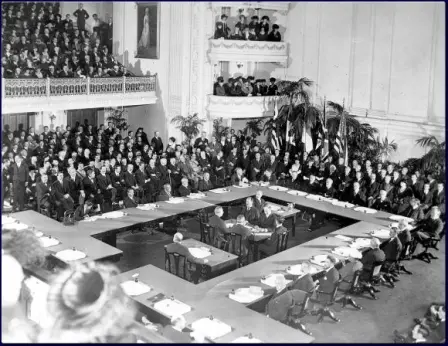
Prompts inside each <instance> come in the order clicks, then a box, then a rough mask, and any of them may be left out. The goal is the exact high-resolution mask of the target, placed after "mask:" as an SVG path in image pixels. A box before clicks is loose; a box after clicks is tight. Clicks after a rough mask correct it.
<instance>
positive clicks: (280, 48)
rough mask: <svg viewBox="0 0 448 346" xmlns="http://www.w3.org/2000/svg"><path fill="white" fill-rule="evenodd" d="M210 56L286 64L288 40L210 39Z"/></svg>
mask: <svg viewBox="0 0 448 346" xmlns="http://www.w3.org/2000/svg"><path fill="white" fill-rule="evenodd" d="M209 41H210V51H209V57H210V60H211V61H213V62H218V61H255V62H277V63H281V64H286V62H287V60H288V44H287V43H286V42H269V41H241V40H224V39H218V40H209Z"/></svg>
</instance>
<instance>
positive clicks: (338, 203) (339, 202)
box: [331, 200, 355, 208]
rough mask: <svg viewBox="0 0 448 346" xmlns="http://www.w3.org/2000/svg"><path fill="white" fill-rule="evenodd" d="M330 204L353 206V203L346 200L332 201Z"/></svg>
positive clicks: (345, 206)
mask: <svg viewBox="0 0 448 346" xmlns="http://www.w3.org/2000/svg"><path fill="white" fill-rule="evenodd" d="M331 204H333V205H336V206H338V207H342V208H353V207H354V206H355V205H354V204H351V203H348V202H342V201H337V200H336V201H333V202H331Z"/></svg>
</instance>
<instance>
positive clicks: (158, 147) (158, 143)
mask: <svg viewBox="0 0 448 346" xmlns="http://www.w3.org/2000/svg"><path fill="white" fill-rule="evenodd" d="M151 145H152V146H153V147H154V152H155V153H156V154H157V155H160V154H161V153H162V152H163V142H162V138H160V132H159V131H156V132H154V138H153V139H151Z"/></svg>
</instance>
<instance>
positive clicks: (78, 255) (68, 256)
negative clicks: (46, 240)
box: [55, 249, 87, 262]
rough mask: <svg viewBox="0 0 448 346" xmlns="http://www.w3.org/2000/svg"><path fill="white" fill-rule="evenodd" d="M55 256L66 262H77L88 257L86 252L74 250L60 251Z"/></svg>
mask: <svg viewBox="0 0 448 346" xmlns="http://www.w3.org/2000/svg"><path fill="white" fill-rule="evenodd" d="M55 256H56V257H57V258H59V259H61V260H63V261H65V262H70V261H77V260H80V259H83V258H86V257H87V255H86V254H85V253H84V252H82V251H78V250H72V249H66V250H62V251H59V252H58V253H56V254H55Z"/></svg>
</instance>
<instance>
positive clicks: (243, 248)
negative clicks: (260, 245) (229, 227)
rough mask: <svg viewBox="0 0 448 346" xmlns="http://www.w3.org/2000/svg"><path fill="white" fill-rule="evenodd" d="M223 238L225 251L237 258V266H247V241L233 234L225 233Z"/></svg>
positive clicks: (239, 235)
mask: <svg viewBox="0 0 448 346" xmlns="http://www.w3.org/2000/svg"><path fill="white" fill-rule="evenodd" d="M225 237H226V241H227V243H226V247H225V251H227V252H230V253H232V254H234V255H237V256H238V265H239V266H243V265H245V264H248V261H249V251H248V247H247V240H246V239H244V238H243V236H242V235H241V234H237V233H233V232H230V233H227V234H226V235H225Z"/></svg>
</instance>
